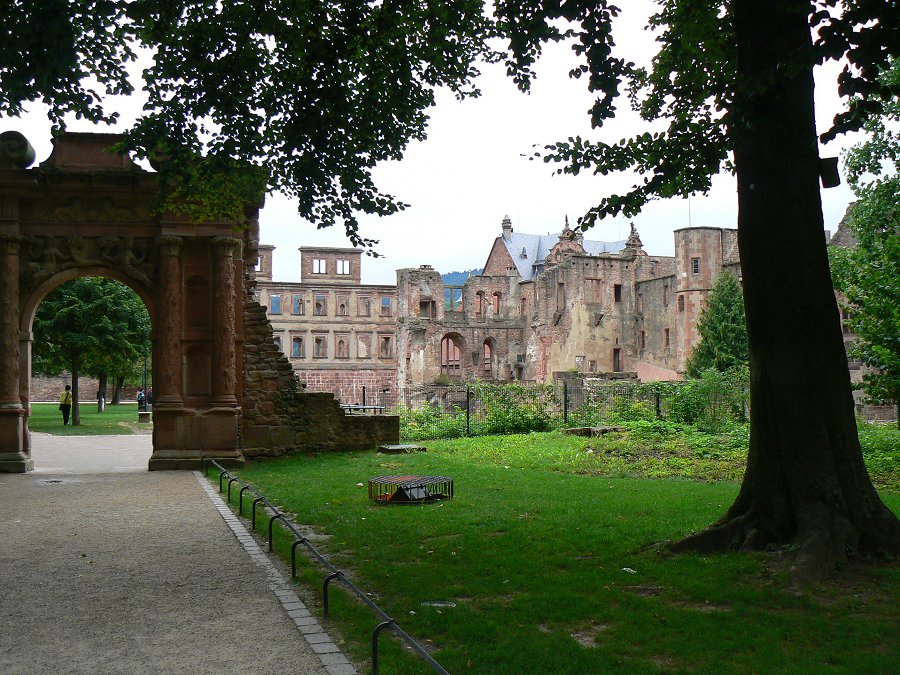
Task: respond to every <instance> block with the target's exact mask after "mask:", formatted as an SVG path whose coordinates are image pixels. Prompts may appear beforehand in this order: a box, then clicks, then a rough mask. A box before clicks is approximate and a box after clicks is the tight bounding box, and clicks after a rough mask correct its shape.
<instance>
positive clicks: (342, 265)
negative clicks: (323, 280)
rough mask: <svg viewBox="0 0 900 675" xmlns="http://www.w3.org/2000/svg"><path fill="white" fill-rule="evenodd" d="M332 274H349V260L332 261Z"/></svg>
mask: <svg viewBox="0 0 900 675" xmlns="http://www.w3.org/2000/svg"><path fill="white" fill-rule="evenodd" d="M334 272H335V274H350V261H349V260H335V261H334Z"/></svg>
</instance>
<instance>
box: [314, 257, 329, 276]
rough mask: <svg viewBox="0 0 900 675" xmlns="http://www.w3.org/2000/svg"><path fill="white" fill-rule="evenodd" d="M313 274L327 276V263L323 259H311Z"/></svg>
mask: <svg viewBox="0 0 900 675" xmlns="http://www.w3.org/2000/svg"><path fill="white" fill-rule="evenodd" d="M312 271H313V274H328V261H327V260H325V259H324V258H313V261H312Z"/></svg>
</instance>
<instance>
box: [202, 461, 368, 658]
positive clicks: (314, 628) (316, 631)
mask: <svg viewBox="0 0 900 675" xmlns="http://www.w3.org/2000/svg"><path fill="white" fill-rule="evenodd" d="M193 473H194V476H195V477H196V479H197V481H198V482H199V483H200V487H202V488H203V491H204V492H206V494H207V495H208V496H209V498H210V500H211V501H212V503H213V506H215V507H216V510H217V511H218V512H219V515H221V516H222V518H223V520H224V521H225V523H226V524H227V525H228V527H230V528H231V531H232V532H234V536H235V537H237V540H238V541H239V542H240V544H241V546H243V547H244V550H245V551H246V552H247V555H249V556H250V559H251V560H252V561H253V562H254V563H255V564H256V565H258V566H259V567H262V568H263V570H264V571H265V573H266V576H267V582H268V586H269V589H270V590H271V591H272V592H273V593H274V594H275V597H276V598H278V601H279V602H280V603H281V606H282V607H284V609H285V611H286V612H287V614H288V616H289V617H291V619H292V620H293V622H294V623H295V624H296V626H297V630H299V631H300V632H301V633H302V634H303V637H304V638H305V639H306V642H307V644H308V645H309V647H310V649H312V650H313V651H314V652H315V653H316V654H317V655H318V657H319V660H320V661H321V662H322V665H323V666H324V667H325V670H326V671H328V673H329V675H357V671H356V668H354V667H353V664H352V663H350V661H349V659H347V657H346V656H345V655H344V653H343V652H342V651H341V649H340V647H338V646H337V645H336V644H335V643H334V641H333V640H332V639H331V636H329V635H328V633H327V632H325V629H324V628H323V627H322V625H321V624H320V623H319V622H318V620H317V619H316V617H314V616H313V615H312V614H311V613H310V611H309V609H307V607H306V605H305V604H304V603H303V601H302V600H300V598H299V597H298V596H297V594H296V593H295V592H294V590H293V587H292V585H291V583H290V582H286V581H285V580H284V577H283V576H281V572H279V571H278V570H277V569H276V568H275V565H273V564H272V561H271V560H269V556H268V555H267V554H266V553H265V552H264V551H263V550H262V549H261V548H260V547H259V544H257V542H256V539H255V538H254V536H253V535H252V534H251V533H250V532H248V531H247V528H245V527H244V524H243V523H242V522H241V520H240V518H238V517H237V516H236V515H235V514H234V512H233V511H232V510H231V508H230V507H229V506H228V505H227V504H226V503H225V502H224V501H223V499H222V498H221V497H220V496H219V494H218V492H216V490H215V489H214V488H213V487H212V486H211V485H210V484H209V481H207V480H206V478H204V476H203V474H202V473H200V472H199V471H194V472H193Z"/></svg>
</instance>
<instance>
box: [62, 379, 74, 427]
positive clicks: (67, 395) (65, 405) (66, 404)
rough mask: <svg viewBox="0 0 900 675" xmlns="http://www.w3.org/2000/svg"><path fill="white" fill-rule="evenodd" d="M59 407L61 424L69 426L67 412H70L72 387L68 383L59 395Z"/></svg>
mask: <svg viewBox="0 0 900 675" xmlns="http://www.w3.org/2000/svg"><path fill="white" fill-rule="evenodd" d="M59 409H60V410H61V411H62V416H63V426H64V427H67V426H69V413H70V412H72V387H70V386H69V385H68V384H67V385H66V388H65V390H64V391H63V393H62V396H60V397H59Z"/></svg>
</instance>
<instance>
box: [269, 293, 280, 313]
mask: <svg viewBox="0 0 900 675" xmlns="http://www.w3.org/2000/svg"><path fill="white" fill-rule="evenodd" d="M269 314H281V293H272V295H270V296H269Z"/></svg>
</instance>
